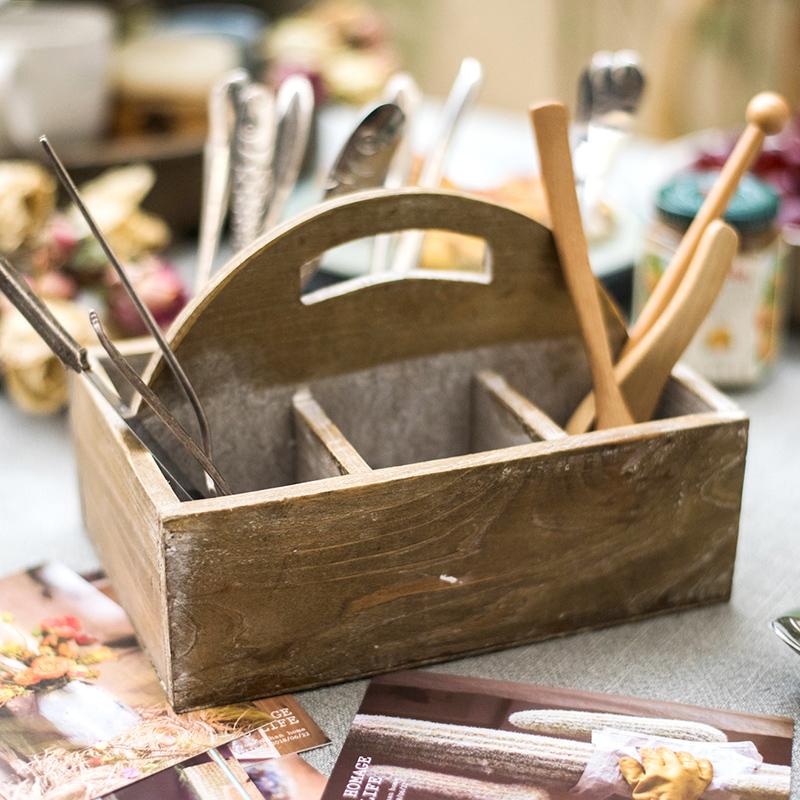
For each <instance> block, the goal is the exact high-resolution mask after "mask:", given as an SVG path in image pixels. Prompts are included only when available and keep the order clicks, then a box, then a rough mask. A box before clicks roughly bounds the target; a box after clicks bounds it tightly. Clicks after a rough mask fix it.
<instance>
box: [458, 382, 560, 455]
mask: <svg viewBox="0 0 800 800" xmlns="http://www.w3.org/2000/svg"><path fill="white" fill-rule="evenodd" d="M566 435H567V433H566V431H564V429H563V428H561V427H559V426H558V425H556V423H555V422H553V420H552V419H551V418H550V417H549V416H548V415H547V414H545V413H544V411H542V410H541V409H540V408H538V407H537V406H535V405H534V404H533V403H531V401H530V400H528V399H527V398H526V397H524V396H523V395H521V394H520V393H519V392H517V391H516V390H515V389H513V388H512V387H511V386H509V384H508V381H506V379H505V378H504V377H503V376H502V375H499V374H498V373H496V372H494V371H493V370H489V369H486V370H481V371H480V372H476V373H475V375H474V380H473V384H472V443H471V449H472V451H473V452H476V453H479V452H481V451H483V450H495V449H497V448H501V447H513V446H514V445H518V444H527V443H529V442H530V441H535V442H536V441H542V440H552V439H561V438H563V437H565V436H566Z"/></svg>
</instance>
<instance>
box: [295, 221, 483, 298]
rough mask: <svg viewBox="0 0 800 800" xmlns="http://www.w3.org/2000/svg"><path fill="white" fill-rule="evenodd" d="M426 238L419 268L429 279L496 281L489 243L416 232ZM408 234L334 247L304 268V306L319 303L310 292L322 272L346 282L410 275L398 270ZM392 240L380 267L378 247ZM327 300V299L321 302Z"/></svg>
mask: <svg viewBox="0 0 800 800" xmlns="http://www.w3.org/2000/svg"><path fill="white" fill-rule="evenodd" d="M413 232H415V233H422V234H424V236H423V240H422V249H421V251H420V258H419V262H418V264H417V267H416V269H415V270H414V271H421V272H423V273H424V274H426V275H433V274H436V275H440V274H441V273H449V274H453V275H455V274H458V275H459V276H465V275H466V276H475V277H476V278H478V279H480V280H481V282H484V283H490V282H491V280H492V248H491V245H490V244H489V243H488V242H487V241H486V239H484V238H482V237H480V236H470V235H467V234H465V233H455V232H453V231H451V230H446V229H444V228H434V229H431V230H425V231H413ZM403 233H404V232H401V233H394V234H379V235H377V236H366V237H362V238H360V239H355V240H353V241H349V242H345V243H344V244H340V245H337V246H336V247H332V248H330V249H329V250H327V251H325V252H324V253H322V254H321V255H319V256H318V257H315V258H313V259H311V260H309V261H307V262H306V263H305V264H303V266H302V267H301V268H300V284H301V287H302V289H301V291H302V300H303V302H304V303H306V304H308V303H309V302H316V301H317V298H312V299H311V300H309V299H308V298H309V297H310V296H311V295H315V294H316V291H317V290H312V289H310V288H309V287H310V285H311V282H312V280H313V278H314V276H315V275H316V274H317V272H318V270H320V269H321V270H323V271H324V272H327V273H328V274H334V275H337V276H342V280H343V281H348V280H352V279H359V280H364V279H365V278H367V279H379V278H380V279H384V280H385V279H386V278H387V277H392V278H399V277H402V276H403V275H407V274H408V273H407V272H405V273H404V272H399V271H397V269H396V267H397V266H398V262H397V259H396V256H397V253H398V245H399V243H400V242H401V241H402V236H403ZM384 237H388V239H389V246H388V248H387V258H386V261H385V262H384V263H383V264H380V265H378V264H376V263H375V262H374V259H373V255H374V252H375V247H376V243H377V242H379V240H380V239H382V238H384ZM318 299H323V298H318Z"/></svg>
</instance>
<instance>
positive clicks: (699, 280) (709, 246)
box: [566, 220, 738, 434]
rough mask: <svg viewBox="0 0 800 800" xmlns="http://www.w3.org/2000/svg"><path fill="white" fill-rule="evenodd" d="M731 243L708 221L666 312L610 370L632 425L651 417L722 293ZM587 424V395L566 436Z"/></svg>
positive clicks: (726, 230) (731, 234)
mask: <svg viewBox="0 0 800 800" xmlns="http://www.w3.org/2000/svg"><path fill="white" fill-rule="evenodd" d="M737 244H738V237H737V235H736V232H735V231H734V230H733V228H731V226H730V225H726V224H725V223H724V222H721V221H720V220H714V221H713V222H712V223H711V224H710V225H709V226H708V227H707V228H706V230H705V232H704V233H703V236H702V238H701V239H700V244H699V246H698V248H697V251H696V252H695V254H694V256H693V258H692V260H691V262H690V263H689V268H688V269H687V270H686V274H685V276H684V279H683V280H682V281H681V283H680V285H679V286H678V290H677V291H676V292H675V294H674V295H673V296H672V298H671V300H670V301H669V303H668V304H667V307H666V308H665V309H664V311H663V313H662V314H661V315H660V316H659V317H658V319H656V321H655V323H654V324H653V325H652V326H651V327H650V329H649V330H648V331H647V333H645V335H644V336H643V337H642V338H641V339H639V341H638V342H637V343H636V345H635V347H633V348H631V349H630V350H629V351H628V352H627V353H626V354H625V355H624V356H623V357H622V359H621V360H620V361H619V363H618V364H617V365H616V367H615V368H614V376H615V378H616V380H617V382H618V384H619V385H620V387H622V391H623V393H624V395H625V397H626V398H627V401H628V408H629V409H630V411H631V413H632V414H633V417H634V419H635V420H636V421H637V422H643V421H645V420H648V419H650V418H651V417H652V415H653V412H654V411H655V408H656V406H657V404H658V401H659V398H660V397H661V393H662V392H663V390H664V386H665V385H666V383H667V381H668V380H669V376H670V373H671V372H672V368H673V367H674V366H675V364H676V363H677V361H678V359H679V358H680V357H681V355H682V354H683V352H684V350H685V349H686V348H687V347H688V346H689V343H690V342H691V340H692V338H693V337H694V335H695V333H696V332H697V329H698V328H699V327H700V325H701V324H702V322H703V320H704V319H705V318H706V316H707V315H708V312H709V311H710V310H711V306H712V305H713V304H714V301H715V300H716V299H717V295H718V294H719V291H720V289H722V285H723V284H724V282H725V278H726V276H727V275H728V272H729V271H730V268H731V264H732V263H733V258H734V256H735V255H736V248H737ZM593 419H594V408H593V405H592V403H591V395H590V396H589V397H588V398H586V400H584V402H583V403H582V404H581V405H580V406H579V407H578V410H577V411H576V412H575V413H574V414H573V415H572V418H571V419H570V420H569V422H568V423H567V426H566V430H567V433H571V434H574V433H585V432H586V431H588V430H589V429H590V428H591V426H592V422H593Z"/></svg>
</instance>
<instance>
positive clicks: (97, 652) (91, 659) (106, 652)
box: [81, 645, 117, 664]
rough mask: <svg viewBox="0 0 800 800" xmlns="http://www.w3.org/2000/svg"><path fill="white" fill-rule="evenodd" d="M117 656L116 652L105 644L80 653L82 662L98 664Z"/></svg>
mask: <svg viewBox="0 0 800 800" xmlns="http://www.w3.org/2000/svg"><path fill="white" fill-rule="evenodd" d="M116 657H117V654H116V653H115V652H114V651H113V650H112V649H111V648H110V647H106V646H105V645H100V647H95V648H93V649H92V650H89V651H88V652H86V653H82V654H81V663H83V664H99V663H101V662H102V661H111V659H114V658H116Z"/></svg>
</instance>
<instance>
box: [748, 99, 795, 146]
mask: <svg viewBox="0 0 800 800" xmlns="http://www.w3.org/2000/svg"><path fill="white" fill-rule="evenodd" d="M790 113H791V112H790V111H789V106H788V105H787V103H786V101H785V100H784V99H783V98H782V97H781V96H780V95H779V94H776V93H775V92H761V93H760V94H757V95H756V96H755V97H754V98H753V99H752V100H751V101H750V102H749V103H748V104H747V121H748V122H749V123H751V124H752V125H756V126H758V127H759V128H760V129H761V130H762V131H763V132H764V134H765V135H767V136H772V135H773V134H776V133H780V132H781V131H782V130H783V128H784V126H785V125H786V123H787V122H788V121H789V116H790Z"/></svg>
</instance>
